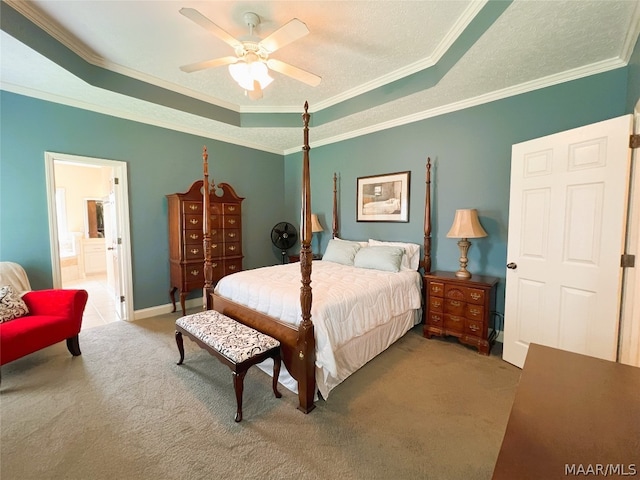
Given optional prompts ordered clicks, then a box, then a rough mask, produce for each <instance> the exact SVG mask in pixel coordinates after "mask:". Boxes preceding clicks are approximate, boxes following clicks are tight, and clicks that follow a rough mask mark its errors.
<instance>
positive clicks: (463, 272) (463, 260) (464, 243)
mask: <svg viewBox="0 0 640 480" xmlns="http://www.w3.org/2000/svg"><path fill="white" fill-rule="evenodd" d="M470 246H471V242H470V241H469V240H467V239H466V238H461V239H460V240H459V241H458V248H460V258H459V259H458V260H459V261H460V270H458V271H457V272H456V277H458V278H471V273H469V271H468V270H467V263H468V259H467V252H468V251H469V247H470Z"/></svg>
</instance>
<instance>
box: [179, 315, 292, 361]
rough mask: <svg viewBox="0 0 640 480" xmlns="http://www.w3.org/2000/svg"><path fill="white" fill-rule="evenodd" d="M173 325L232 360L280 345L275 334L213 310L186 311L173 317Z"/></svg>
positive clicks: (246, 358) (244, 358) (254, 354)
mask: <svg viewBox="0 0 640 480" xmlns="http://www.w3.org/2000/svg"><path fill="white" fill-rule="evenodd" d="M176 325H178V326H179V327H181V328H183V329H184V330H185V331H187V332H189V333H190V334H191V335H193V336H194V337H196V338H198V339H199V340H201V341H202V342H204V343H205V344H207V345H209V346H210V347H212V348H213V349H215V350H216V351H218V352H220V353H221V354H223V355H224V356H225V357H227V358H228V359H229V360H231V361H233V362H235V363H242V362H244V361H246V360H249V359H250V358H253V357H254V356H256V355H258V354H260V353H263V352H266V351H268V350H271V349H273V348H276V347H278V346H280V342H279V341H278V340H276V339H275V338H272V337H270V336H269V335H265V334H264V333H260V332H259V331H257V330H254V329H253V328H251V327H247V326H246V325H243V324H242V323H240V322H236V321H235V320H233V319H231V318H229V317H227V316H225V315H223V314H221V313H220V312H216V311H215V310H207V311H204V312H199V313H194V314H192V315H186V316H184V317H181V318H179V319H178V320H176Z"/></svg>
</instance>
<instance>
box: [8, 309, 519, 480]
mask: <svg viewBox="0 0 640 480" xmlns="http://www.w3.org/2000/svg"><path fill="white" fill-rule="evenodd" d="M176 318H177V316H176V315H175V314H172V315H165V316H161V317H155V318H152V319H146V320H141V321H138V322H135V323H128V324H127V323H116V324H110V325H105V326H101V327H96V328H92V329H88V330H86V331H83V332H82V333H81V334H80V347H81V349H82V352H83V354H82V356H81V357H77V358H73V357H71V355H69V353H68V352H67V350H66V347H65V345H64V343H61V344H58V345H55V346H53V347H49V348H47V349H45V350H43V351H41V352H37V353H35V354H32V355H30V356H28V357H26V358H23V359H21V360H18V361H15V362H13V363H11V364H9V365H5V366H3V367H2V383H1V385H0V411H1V417H0V422H1V423H0V430H1V438H0V461H1V464H0V477H1V478H2V480H14V479H16V480H23V479H24V480H27V479H38V480H41V479H78V480H100V479H118V480H127V479H161V480H165V479H293V478H296V479H320V478H321V479H464V480H469V479H488V478H491V474H492V472H493V466H494V463H495V460H496V458H497V455H498V451H499V449H500V444H501V441H502V436H503V434H504V430H505V427H506V423H507V419H508V416H509V412H510V409H511V404H512V402H513V398H514V393H515V387H516V385H517V382H518V379H519V376H520V370H518V369H517V368H515V367H513V366H511V365H509V364H507V363H505V362H503V361H502V360H501V359H500V356H499V353H500V352H494V354H492V355H491V357H483V356H481V355H478V354H477V353H476V352H475V351H474V350H473V349H471V348H468V347H466V346H463V345H460V344H458V343H457V341H455V339H433V340H427V339H425V338H423V337H422V336H421V328H420V326H418V327H416V328H414V329H413V330H412V331H410V332H409V333H408V334H407V335H405V336H404V337H403V338H402V339H400V340H399V341H398V342H396V344H394V345H393V346H392V347H391V348H389V349H388V350H387V351H386V352H384V353H383V354H381V355H380V356H378V357H377V358H375V359H374V360H373V361H371V362H370V363H369V364H367V365H365V367H364V368H362V369H361V370H360V371H358V372H356V373H355V374H354V375H352V376H351V377H350V378H349V379H347V380H346V381H345V382H344V383H343V384H342V385H340V386H338V387H337V388H336V389H335V390H334V391H333V392H332V394H331V396H330V398H329V399H328V400H327V401H322V400H321V401H319V402H317V407H316V409H315V410H314V411H313V412H311V413H310V414H308V415H304V414H303V413H301V412H299V411H298V410H297V409H296V405H297V397H296V396H295V395H294V394H293V393H291V392H289V391H288V390H285V389H283V388H281V391H282V393H283V397H282V398H281V399H276V398H275V397H274V396H273V393H272V390H271V387H270V380H271V379H270V377H268V376H267V375H266V374H264V373H263V372H262V371H260V370H258V369H257V368H255V367H254V368H252V369H251V370H250V371H249V373H248V374H247V377H246V379H245V391H244V419H243V421H242V422H241V423H239V424H237V423H235V422H234V421H233V416H234V413H235V408H236V405H235V396H234V393H233V382H232V377H231V372H230V371H229V370H228V369H227V367H225V366H223V365H222V364H221V363H219V362H218V361H217V360H216V359H215V358H213V357H212V356H210V355H209V354H208V353H206V352H205V351H203V350H201V349H199V348H198V347H196V346H195V344H193V343H192V342H191V341H189V340H187V339H185V349H186V359H185V365H183V366H177V365H176V364H175V363H176V361H177V360H178V351H177V348H176V345H175V340H174V336H173V332H174V330H173V328H174V321H175V319H176Z"/></svg>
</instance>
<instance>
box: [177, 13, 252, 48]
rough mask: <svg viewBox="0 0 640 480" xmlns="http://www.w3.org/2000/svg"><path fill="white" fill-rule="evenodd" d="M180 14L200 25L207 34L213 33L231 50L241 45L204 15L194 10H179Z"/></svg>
mask: <svg viewBox="0 0 640 480" xmlns="http://www.w3.org/2000/svg"><path fill="white" fill-rule="evenodd" d="M180 13H181V14H182V15H184V16H185V17H187V18H188V19H189V20H191V21H192V22H194V23H197V24H198V25H200V26H201V27H202V28H204V29H205V30H208V31H209V32H211V33H213V34H214V35H215V36H216V37H218V38H219V39H220V40H222V41H223V42H226V43H228V44H229V45H231V46H232V47H233V48H236V47H237V46H241V45H242V44H241V43H240V42H239V41H238V40H237V39H235V38H234V37H232V36H231V34H230V33H228V32H227V31H226V30H223V29H222V28H220V27H219V26H218V25H216V24H215V23H213V22H212V21H211V20H209V19H208V18H207V17H205V16H204V15H202V14H201V13H200V12H199V11H198V10H196V9H195V8H181V9H180Z"/></svg>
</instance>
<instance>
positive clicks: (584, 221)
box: [503, 115, 633, 367]
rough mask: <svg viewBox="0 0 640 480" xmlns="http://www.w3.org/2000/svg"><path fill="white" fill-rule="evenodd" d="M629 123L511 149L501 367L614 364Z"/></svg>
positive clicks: (614, 123)
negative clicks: (554, 359)
mask: <svg viewBox="0 0 640 480" xmlns="http://www.w3.org/2000/svg"><path fill="white" fill-rule="evenodd" d="M632 125H633V117H632V116H631V115H626V116H623V117H619V118H615V119H612V120H607V121H604V122H600V123H596V124H593V125H588V126H586V127H581V128H577V129H574V130H569V131H566V132H562V133H558V134H555V135H550V136H547V137H543V138H538V139H535V140H531V141H529V142H524V143H520V144H517V145H514V146H513V148H512V159H511V192H510V200H509V230H508V231H509V239H508V245H507V261H508V262H509V263H508V268H507V274H506V291H505V295H506V298H505V323H504V349H503V359H504V360H506V361H508V362H510V363H513V364H514V365H516V366H519V367H522V366H523V365H524V360H525V357H526V354H527V351H528V348H529V343H539V344H542V345H547V346H551V347H555V348H560V349H562V350H569V351H572V352H577V353H583V354H586V355H591V356H594V357H598V358H604V359H609V360H615V359H616V353H617V346H618V324H619V315H620V298H621V285H622V281H621V280H622V268H621V267H620V256H621V254H622V253H623V251H624V238H625V228H626V212H627V196H628V183H629V180H628V179H629V172H630V158H631V154H630V152H631V150H630V149H629V135H630V134H631V132H632Z"/></svg>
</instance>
